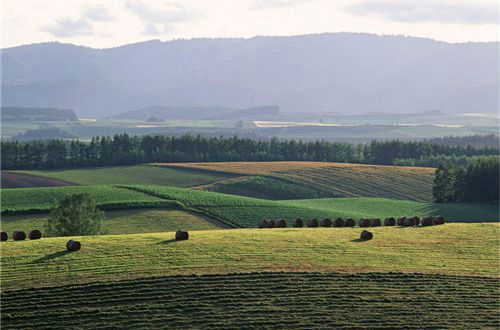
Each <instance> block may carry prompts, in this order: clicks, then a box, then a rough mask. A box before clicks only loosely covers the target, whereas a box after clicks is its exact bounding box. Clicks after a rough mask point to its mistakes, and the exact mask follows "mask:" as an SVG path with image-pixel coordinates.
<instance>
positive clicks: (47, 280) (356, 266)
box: [0, 223, 500, 290]
mask: <svg viewBox="0 0 500 330" xmlns="http://www.w3.org/2000/svg"><path fill="white" fill-rule="evenodd" d="M499 229H500V227H499V225H498V224H497V223H495V224H446V225H443V226H433V227H423V228H397V227H376V228H371V229H370V230H371V231H372V232H373V234H374V238H373V239H372V240H371V241H364V242H363V241H359V234H360V232H361V229H360V228H302V229H299V228H297V229H295V228H294V229H291V228H288V229H233V230H207V231H205V230H201V231H192V232H191V233H190V239H189V240H187V241H175V239H174V233H173V232H163V233H151V234H135V235H102V236H83V237H79V238H77V239H78V240H79V241H81V242H82V249H81V250H80V251H78V252H77V253H67V252H66V250H65V243H66V241H67V240H68V238H65V237H54V238H44V239H41V240H38V241H29V240H28V241H18V242H15V241H12V240H9V241H7V242H2V243H1V246H2V254H1V256H0V261H1V264H2V289H3V290H14V289H22V288H29V287H47V286H61V285H70V284H71V285H74V284H82V283H90V282H96V281H97V282H105V281H116V280H130V279H138V278H144V277H153V276H171V275H191V274H198V275H202V274H228V273H241V272H245V273H248V272H280V271H285V272H309V271H315V272H342V273H357V272H403V273H426V274H445V275H460V276H487V277H495V278H496V276H497V275H498V270H499V265H498V243H499V238H498V237H499V235H498V234H499Z"/></svg>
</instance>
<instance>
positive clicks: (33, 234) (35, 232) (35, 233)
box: [28, 229, 42, 239]
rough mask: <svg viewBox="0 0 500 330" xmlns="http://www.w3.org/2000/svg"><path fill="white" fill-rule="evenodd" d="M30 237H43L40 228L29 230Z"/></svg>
mask: <svg viewBox="0 0 500 330" xmlns="http://www.w3.org/2000/svg"><path fill="white" fill-rule="evenodd" d="M28 237H29V238H30V239H40V238H42V232H41V231H39V230H38V229H34V230H32V231H30V232H29V234H28Z"/></svg>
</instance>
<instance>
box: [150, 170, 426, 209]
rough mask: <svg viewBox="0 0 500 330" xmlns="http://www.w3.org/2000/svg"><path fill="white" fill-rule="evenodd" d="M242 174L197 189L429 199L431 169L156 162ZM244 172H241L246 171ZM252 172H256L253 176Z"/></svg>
mask: <svg viewBox="0 0 500 330" xmlns="http://www.w3.org/2000/svg"><path fill="white" fill-rule="evenodd" d="M157 165H158V166H166V167H170V168H179V167H181V168H193V169H199V170H204V171H207V172H208V173H210V171H215V172H217V173H220V172H223V173H232V174H235V175H242V176H243V175H244V177H237V178H234V179H229V180H225V181H218V182H217V181H216V182H214V183H212V184H209V185H203V186H201V187H199V188H200V189H205V190H211V191H217V192H224V193H231V194H236V195H245V196H250V197H259V198H270V199H288V198H290V199H294V198H297V199H298V198H318V197H385V198H396V199H404V200H414V201H426V202H428V201H431V199H432V180H433V177H434V176H433V174H434V169H433V168H426V167H405V166H382V165H364V164H347V163H325V162H255V163H249V162H225V163H182V164H175V163H173V164H157ZM245 176H246V177H245ZM255 176H257V177H255Z"/></svg>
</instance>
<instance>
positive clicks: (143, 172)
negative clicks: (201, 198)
mask: <svg viewBox="0 0 500 330" xmlns="http://www.w3.org/2000/svg"><path fill="white" fill-rule="evenodd" d="M19 173H27V174H33V175H39V176H44V177H50V178H55V179H60V180H64V181H68V182H74V183H78V184H81V185H102V184H152V185H166V186H174V187H191V186H197V185H202V184H208V183H211V182H214V181H218V180H223V179H228V178H230V177H233V176H234V175H230V174H223V173H206V172H205V173H202V172H200V171H193V170H190V169H174V168H166V167H159V166H148V165H136V166H113V167H88V168H79V169H63V170H45V171H22V172H19Z"/></svg>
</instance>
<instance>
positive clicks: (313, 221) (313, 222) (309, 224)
mask: <svg viewBox="0 0 500 330" xmlns="http://www.w3.org/2000/svg"><path fill="white" fill-rule="evenodd" d="M307 227H310V228H315V227H319V221H318V219H316V218H313V219H309V220H307Z"/></svg>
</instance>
